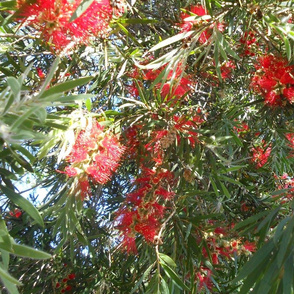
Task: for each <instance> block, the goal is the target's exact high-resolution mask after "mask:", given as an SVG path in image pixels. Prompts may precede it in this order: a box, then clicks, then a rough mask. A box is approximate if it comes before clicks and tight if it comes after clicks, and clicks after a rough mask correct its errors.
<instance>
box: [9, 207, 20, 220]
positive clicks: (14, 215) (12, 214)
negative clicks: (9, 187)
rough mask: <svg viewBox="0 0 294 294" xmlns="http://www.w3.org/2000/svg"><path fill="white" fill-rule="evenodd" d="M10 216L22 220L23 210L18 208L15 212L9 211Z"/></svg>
mask: <svg viewBox="0 0 294 294" xmlns="http://www.w3.org/2000/svg"><path fill="white" fill-rule="evenodd" d="M9 214H10V215H11V216H12V217H16V218H20V217H21V215H22V212H21V210H19V209H18V208H16V209H14V211H9Z"/></svg>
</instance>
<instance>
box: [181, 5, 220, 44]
mask: <svg viewBox="0 0 294 294" xmlns="http://www.w3.org/2000/svg"><path fill="white" fill-rule="evenodd" d="M190 13H191V14H194V15H196V16H198V17H201V16H205V15H207V11H206V10H205V8H204V7H202V6H201V5H194V6H191V7H190ZM181 19H182V23H180V24H179V26H180V27H181V28H182V32H189V31H191V30H192V29H193V26H194V25H195V26H199V25H201V24H202V22H207V21H206V20H197V19H193V20H191V15H190V14H187V13H182V14H181ZM213 26H214V25H213V24H212V25H211V26H210V27H209V28H208V29H206V30H204V31H203V32H202V33H201V34H200V36H199V39H198V40H199V42H200V43H201V44H205V43H206V42H207V41H208V40H209V39H210V37H211V35H212V32H211V30H212V28H213ZM217 28H218V30H220V31H221V32H222V31H224V28H225V26H224V24H220V23H218V24H217Z"/></svg>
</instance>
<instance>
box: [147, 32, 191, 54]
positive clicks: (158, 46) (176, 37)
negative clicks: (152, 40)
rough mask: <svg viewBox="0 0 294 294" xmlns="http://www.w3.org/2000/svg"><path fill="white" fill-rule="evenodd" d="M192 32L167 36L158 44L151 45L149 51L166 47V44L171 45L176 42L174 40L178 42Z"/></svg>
mask: <svg viewBox="0 0 294 294" xmlns="http://www.w3.org/2000/svg"><path fill="white" fill-rule="evenodd" d="M192 34H194V32H193V31H190V32H186V33H180V34H177V35H175V36H173V37H171V38H168V39H166V40H164V41H162V42H160V43H159V44H157V45H155V46H153V47H152V48H151V49H150V51H151V52H153V51H156V50H158V49H160V48H163V47H166V46H168V45H171V44H173V43H176V42H178V41H180V40H183V39H185V38H187V37H190V36H191V35H192Z"/></svg>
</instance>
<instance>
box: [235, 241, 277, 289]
mask: <svg viewBox="0 0 294 294" xmlns="http://www.w3.org/2000/svg"><path fill="white" fill-rule="evenodd" d="M274 247H275V246H274V242H273V240H270V241H268V242H267V243H266V244H265V245H263V246H262V247H261V248H260V249H259V250H258V251H257V252H255V254H254V255H253V256H252V257H251V258H250V259H249V261H248V262H247V263H246V264H245V265H244V266H243V267H242V268H241V270H240V272H239V274H238V276H237V277H236V278H235V279H234V280H233V283H237V282H238V281H241V280H242V279H244V278H245V277H247V276H248V275H249V274H250V273H251V272H252V269H254V268H256V267H258V266H259V265H260V264H261V263H262V262H263V261H265V260H267V259H268V260H269V259H270V256H271V252H272V250H273V249H274Z"/></svg>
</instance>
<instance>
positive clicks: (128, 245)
mask: <svg viewBox="0 0 294 294" xmlns="http://www.w3.org/2000/svg"><path fill="white" fill-rule="evenodd" d="M122 247H123V248H124V249H126V251H127V253H128V254H130V253H133V254H136V253H137V246H136V239H135V238H134V237H129V236H124V238H123V241H122Z"/></svg>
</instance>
